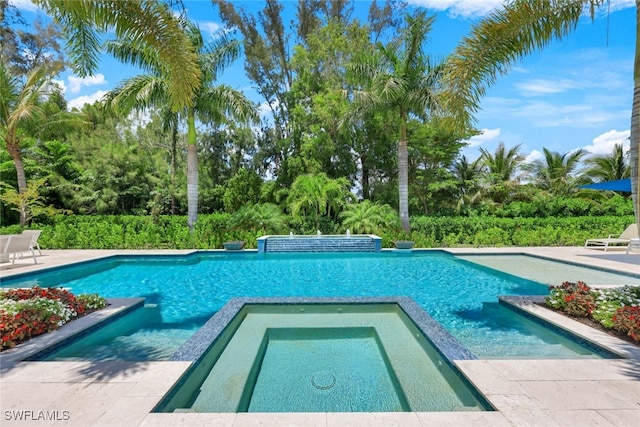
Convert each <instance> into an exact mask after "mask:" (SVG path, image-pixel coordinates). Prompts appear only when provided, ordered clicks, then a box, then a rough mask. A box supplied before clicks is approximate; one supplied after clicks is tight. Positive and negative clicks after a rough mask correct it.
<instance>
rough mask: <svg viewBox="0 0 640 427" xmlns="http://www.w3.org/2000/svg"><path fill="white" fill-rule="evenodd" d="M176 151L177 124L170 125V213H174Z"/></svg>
mask: <svg viewBox="0 0 640 427" xmlns="http://www.w3.org/2000/svg"><path fill="white" fill-rule="evenodd" d="M177 152H178V125H177V124H175V125H174V126H172V127H171V215H175V214H176V163H177V161H176V157H177Z"/></svg>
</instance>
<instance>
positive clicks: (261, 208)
mask: <svg viewBox="0 0 640 427" xmlns="http://www.w3.org/2000/svg"><path fill="white" fill-rule="evenodd" d="M230 225H231V226H232V227H237V228H239V229H244V230H250V229H256V230H260V232H261V234H262V235H263V236H264V235H265V234H282V233H284V232H285V231H286V229H287V225H288V223H287V216H286V215H284V214H283V213H282V210H281V209H280V207H279V206H278V205H274V204H273V203H262V204H256V205H246V206H244V207H242V208H240V209H239V210H238V211H237V212H235V213H234V214H233V216H232V217H231V221H230Z"/></svg>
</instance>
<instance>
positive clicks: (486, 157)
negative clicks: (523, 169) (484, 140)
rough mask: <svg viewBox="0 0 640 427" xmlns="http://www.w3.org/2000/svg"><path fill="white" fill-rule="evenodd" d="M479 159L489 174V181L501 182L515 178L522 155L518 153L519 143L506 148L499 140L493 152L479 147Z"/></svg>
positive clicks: (522, 158)
mask: <svg viewBox="0 0 640 427" xmlns="http://www.w3.org/2000/svg"><path fill="white" fill-rule="evenodd" d="M480 159H481V163H482V165H483V166H484V167H485V168H486V169H487V172H488V173H489V175H490V176H491V181H492V182H503V181H512V180H514V179H517V176H516V174H517V172H518V167H520V165H521V164H522V161H523V160H524V157H523V156H522V155H521V154H520V144H518V145H516V146H515V147H512V148H510V149H509V150H507V149H506V147H505V145H504V142H500V143H499V144H498V146H497V147H496V149H495V151H494V154H491V153H490V152H489V151H487V150H486V149H484V148H480Z"/></svg>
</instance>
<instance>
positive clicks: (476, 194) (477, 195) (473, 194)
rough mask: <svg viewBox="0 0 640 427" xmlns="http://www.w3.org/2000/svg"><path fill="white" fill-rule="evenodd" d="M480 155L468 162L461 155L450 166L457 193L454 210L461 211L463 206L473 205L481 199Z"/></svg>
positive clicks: (481, 166) (482, 193)
mask: <svg viewBox="0 0 640 427" xmlns="http://www.w3.org/2000/svg"><path fill="white" fill-rule="evenodd" d="M482 160H483V159H482V157H480V158H478V159H476V160H474V161H473V162H469V159H467V157H466V156H464V155H463V156H461V157H460V158H459V159H458V160H456V161H455V162H454V163H453V165H452V166H451V174H452V175H453V177H454V179H455V181H456V188H457V194H456V198H457V199H458V200H457V202H456V210H457V211H458V212H461V211H462V209H463V208H465V207H468V206H473V205H475V204H478V203H480V202H481V201H482V199H483V197H484V191H483V188H482V187H481V185H480V181H481V176H482V173H483V171H482V169H483V163H482Z"/></svg>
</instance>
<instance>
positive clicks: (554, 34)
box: [444, 0, 640, 226]
mask: <svg viewBox="0 0 640 427" xmlns="http://www.w3.org/2000/svg"><path fill="white" fill-rule="evenodd" d="M607 2H608V0H512V1H509V2H508V3H506V4H505V5H504V7H503V8H501V9H499V10H497V11H495V12H494V13H492V14H491V15H489V16H488V17H486V18H485V19H483V20H481V21H480V22H479V23H478V24H477V25H475V26H474V27H473V29H472V32H471V35H470V36H469V37H466V38H464V39H463V40H462V42H461V43H460V44H459V45H458V46H457V48H456V49H455V52H454V53H453V55H451V56H450V57H449V58H448V59H447V67H446V70H447V71H446V73H445V78H444V82H446V86H447V90H446V96H445V97H444V98H445V99H446V102H447V104H448V107H449V108H450V110H451V111H453V112H454V113H455V120H454V123H455V124H457V125H458V126H468V125H469V124H470V123H471V122H472V121H473V116H472V115H473V113H475V112H476V111H477V110H478V108H479V104H480V98H481V97H482V96H483V95H484V94H485V91H486V88H487V87H488V86H491V85H492V84H493V83H494V82H495V81H496V79H497V77H498V75H499V74H502V73H505V72H507V71H508V70H509V68H510V66H511V65H512V64H513V63H515V62H516V61H517V60H518V59H519V58H521V57H523V56H525V55H527V54H529V53H531V52H533V51H535V50H540V49H542V48H544V47H545V46H547V45H548V44H549V43H551V41H553V40H555V39H562V38H564V37H565V36H567V35H568V34H569V33H571V32H572V31H574V30H575V28H576V26H577V24H578V21H579V20H580V17H581V16H582V13H583V10H584V8H586V7H588V8H589V10H590V13H591V17H592V18H593V17H594V15H595V11H596V9H597V8H598V7H600V6H602V5H603V4H606V3H607ZM635 3H636V33H635V39H636V50H635V57H634V70H633V83H634V88H633V104H632V107H631V128H630V130H631V134H630V138H629V139H630V169H631V190H632V198H633V205H634V211H635V216H636V222H637V223H638V224H639V226H640V197H638V189H639V188H640V174H638V169H639V168H640V163H639V162H640V158H639V156H638V151H639V148H640V0H636V2H635Z"/></svg>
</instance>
